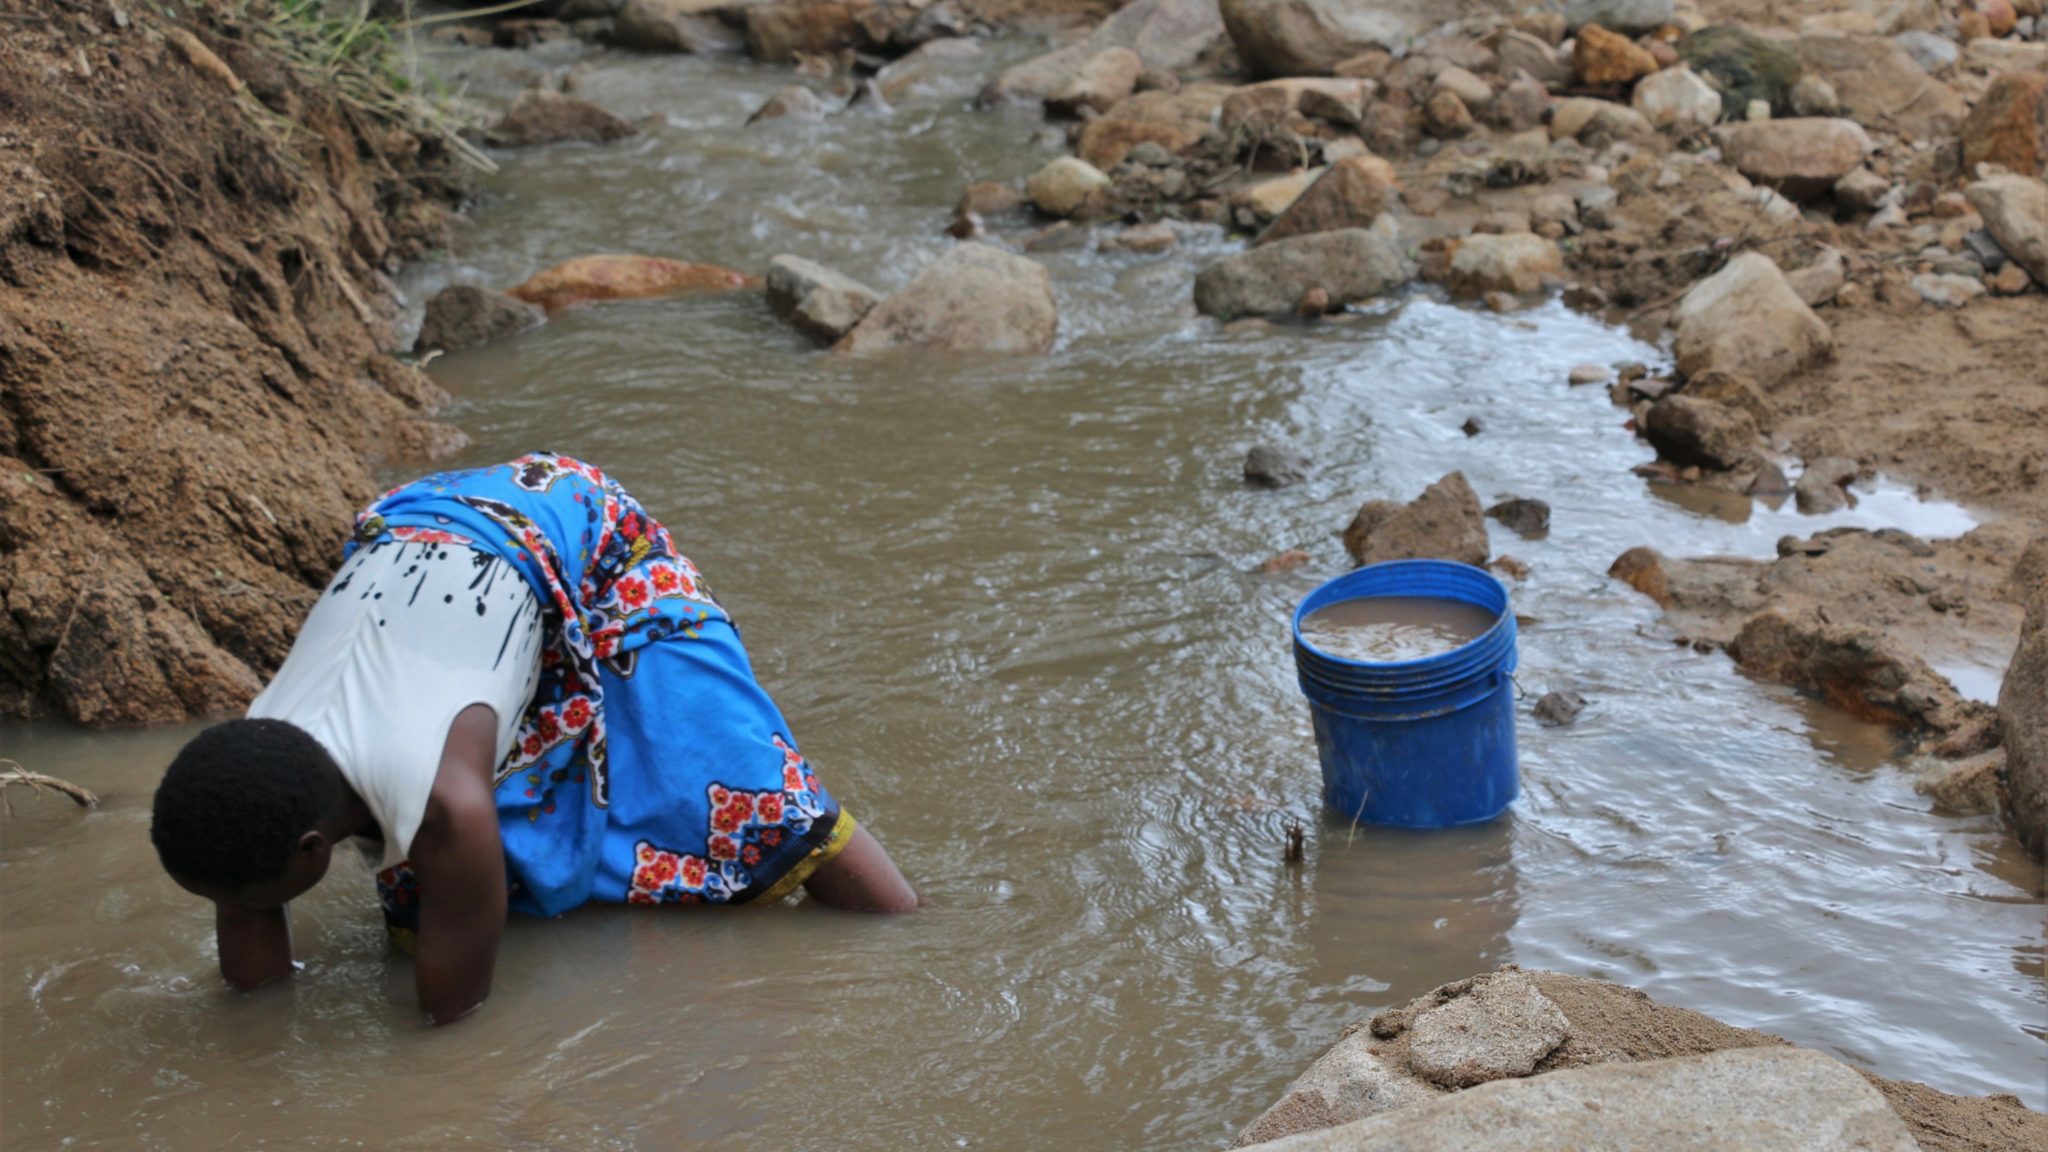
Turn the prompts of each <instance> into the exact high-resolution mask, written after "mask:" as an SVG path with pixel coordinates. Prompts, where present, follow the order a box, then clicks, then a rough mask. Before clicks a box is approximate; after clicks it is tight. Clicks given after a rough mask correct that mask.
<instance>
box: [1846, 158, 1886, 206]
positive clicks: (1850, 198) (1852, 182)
mask: <svg viewBox="0 0 2048 1152" xmlns="http://www.w3.org/2000/svg"><path fill="white" fill-rule="evenodd" d="M1891 190H1892V186H1891V182H1890V181H1888V180H1886V179H1885V178H1884V177H1882V176H1879V175H1878V174H1877V173H1875V172H1872V171H1871V170H1870V169H1868V168H1860V167H1859V168H1857V169H1856V170H1855V171H1854V172H1851V173H1849V174H1848V175H1847V176H1844V177H1842V178H1841V179H1840V180H1837V181H1835V187H1834V197H1835V206H1836V207H1838V208H1841V209H1843V210H1845V211H1849V212H1875V211H1877V209H1878V206H1879V205H1880V204H1882V203H1883V202H1884V198H1885V194H1886V193H1888V192H1890V191H1891Z"/></svg>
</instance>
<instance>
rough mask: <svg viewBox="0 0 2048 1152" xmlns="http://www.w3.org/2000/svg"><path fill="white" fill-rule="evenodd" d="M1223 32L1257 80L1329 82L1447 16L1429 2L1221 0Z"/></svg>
mask: <svg viewBox="0 0 2048 1152" xmlns="http://www.w3.org/2000/svg"><path fill="white" fill-rule="evenodd" d="M1221 9H1222V13H1223V27H1224V28H1225V30H1227V31H1228V32H1229V33H1230V40H1231V43H1232V44H1234V45H1236V47H1237V55H1238V58H1239V59H1240V60H1242V61H1243V62H1244V65H1245V67H1246V68H1247V69H1249V70H1250V71H1251V72H1252V73H1253V74H1255V75H1259V76H1328V75H1330V74H1331V73H1332V72H1333V70H1334V69H1335V68H1336V66H1337V65H1338V64H1340V63H1342V62H1343V61H1345V60H1349V59H1351V58H1352V57H1355V56H1358V55H1360V54H1361V53H1364V52H1369V51H1371V50H1373V49H1384V50H1386V51H1397V50H1402V49H1405V48H1407V46H1408V44H1409V42H1410V41H1411V40H1412V39H1414V38H1416V37H1417V36H1419V35H1421V34H1422V33H1423V32H1425V31H1428V30H1429V29H1430V28H1431V27H1432V26H1434V25H1436V24H1439V23H1441V22H1443V21H1444V20H1447V19H1450V18H1451V16H1450V14H1448V13H1445V12H1444V11H1443V10H1442V7H1441V6H1440V5H1435V4H1432V3H1431V2H1430V0H1378V2H1375V3H1372V4H1359V3H1353V2H1349V0H1222V3H1221Z"/></svg>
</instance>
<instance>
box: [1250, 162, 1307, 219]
mask: <svg viewBox="0 0 2048 1152" xmlns="http://www.w3.org/2000/svg"><path fill="white" fill-rule="evenodd" d="M1321 176H1322V172H1321V170H1320V169H1314V170H1310V171H1307V172H1296V173H1293V174H1291V175H1287V176H1276V177H1274V178H1272V179H1271V180H1261V181H1259V182H1258V183H1256V184H1253V185H1250V186H1248V187H1245V188H1240V189H1238V190H1237V191H1236V192H1233V193H1232V194H1231V196H1230V203H1231V206H1232V207H1233V208H1235V209H1237V215H1238V219H1239V221H1240V222H1241V223H1245V224H1247V225H1257V224H1264V223H1266V222H1268V221H1270V220H1272V219H1274V218H1275V217H1277V216H1279V215H1280V214H1281V213H1283V212H1285V211H1287V208H1288V206H1289V205H1291V204H1293V203H1294V202H1295V201H1296V200H1298V199H1300V198H1301V194H1302V193H1303V192H1306V191H1308V189H1309V188H1310V187H1311V186H1312V185H1314V184H1315V182H1316V180H1317V179H1318V178H1319V177H1321Z"/></svg>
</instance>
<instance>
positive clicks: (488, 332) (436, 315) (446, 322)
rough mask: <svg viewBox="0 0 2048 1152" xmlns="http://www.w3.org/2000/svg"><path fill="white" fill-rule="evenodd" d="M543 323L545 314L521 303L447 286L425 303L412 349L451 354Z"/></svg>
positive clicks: (462, 286) (470, 287)
mask: <svg viewBox="0 0 2048 1152" xmlns="http://www.w3.org/2000/svg"><path fill="white" fill-rule="evenodd" d="M546 322H547V313H545V312H542V311H541V310H540V309H539V308H536V307H534V306H533V305H531V304H528V303H527V302H526V301H524V300H517V299H514V298H513V297H511V296H507V295H506V294H504V293H503V292H493V291H491V290H490V289H488V288H479V287H477V286H476V285H474V284H450V285H449V286H448V287H446V288H443V289H441V290H440V291H439V292H436V293H434V296H433V299H431V300H428V301H427V311H426V316H425V317H424V318H423V319H422V320H421V321H420V334H419V339H418V340H416V341H414V342H413V349H412V350H413V351H414V352H415V353H421V352H427V351H430V350H432V349H436V348H439V349H441V350H442V351H444V352H453V351H455V350H456V349H458V348H468V347H471V346H473V345H477V344H488V343H490V342H491V341H493V340H503V339H505V338H506V337H508V336H517V335H518V334H519V333H521V332H525V331H528V330H530V329H534V328H538V327H540V326H541V325H542V324H544V323H546Z"/></svg>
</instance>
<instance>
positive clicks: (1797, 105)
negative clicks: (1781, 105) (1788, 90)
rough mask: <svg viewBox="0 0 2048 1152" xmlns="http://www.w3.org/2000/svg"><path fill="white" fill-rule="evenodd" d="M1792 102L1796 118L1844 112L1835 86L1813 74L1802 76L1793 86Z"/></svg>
mask: <svg viewBox="0 0 2048 1152" xmlns="http://www.w3.org/2000/svg"><path fill="white" fill-rule="evenodd" d="M1790 100H1791V101H1792V114H1793V115H1794V116H1833V115H1834V114H1835V113H1837V112H1840V111H1841V110H1842V100H1841V97H1839V96H1837V95H1835V86H1834V85H1833V84H1830V83H1828V82H1827V80H1826V79H1824V78H1822V77H1820V76H1815V75H1812V74H1808V75H1805V76H1801V77H1800V78H1799V82H1798V83H1797V84H1794V85H1792V95H1791V97H1790Z"/></svg>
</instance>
